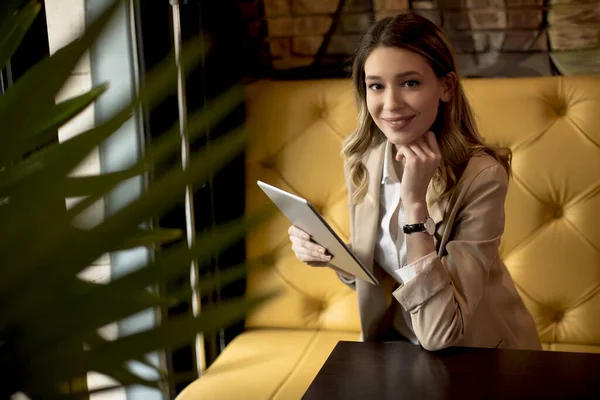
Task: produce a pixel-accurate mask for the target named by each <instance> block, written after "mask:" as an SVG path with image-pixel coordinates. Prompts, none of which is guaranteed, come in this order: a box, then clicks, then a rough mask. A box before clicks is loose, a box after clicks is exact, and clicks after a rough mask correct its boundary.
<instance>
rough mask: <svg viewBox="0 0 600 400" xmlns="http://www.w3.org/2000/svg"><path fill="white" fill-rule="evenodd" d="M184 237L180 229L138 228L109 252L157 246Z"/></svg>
mask: <svg viewBox="0 0 600 400" xmlns="http://www.w3.org/2000/svg"><path fill="white" fill-rule="evenodd" d="M182 236H183V232H182V231H181V230H180V229H166V228H155V229H143V228H138V229H137V230H136V231H135V232H133V233H132V234H130V235H128V236H126V237H124V238H123V239H122V240H121V242H120V243H119V244H118V245H117V246H116V247H115V248H114V249H109V250H108V251H117V250H125V249H132V248H135V247H140V246H147V247H149V246H156V245H160V244H165V243H169V242H173V241H175V240H178V239H181V237H182Z"/></svg>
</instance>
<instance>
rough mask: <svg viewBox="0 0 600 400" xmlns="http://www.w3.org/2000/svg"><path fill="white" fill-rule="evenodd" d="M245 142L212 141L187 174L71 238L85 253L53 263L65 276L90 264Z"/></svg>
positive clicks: (170, 177) (237, 135)
mask: <svg viewBox="0 0 600 400" xmlns="http://www.w3.org/2000/svg"><path fill="white" fill-rule="evenodd" d="M246 140H247V137H246V135H245V134H244V132H243V131H238V132H232V133H229V134H227V135H226V136H224V137H222V138H220V139H218V140H217V141H215V142H214V143H213V145H211V147H210V149H207V148H204V149H202V150H200V151H199V153H198V154H196V155H195V156H194V157H193V158H192V160H191V165H192V166H193V167H191V168H190V169H188V170H186V171H181V170H175V171H172V172H170V173H168V174H166V175H165V176H164V177H163V178H161V179H160V180H159V181H157V182H156V183H155V184H154V185H153V186H152V187H150V188H149V190H148V191H147V192H146V193H144V194H142V195H141V196H140V198H139V199H137V200H135V201H133V202H132V203H130V204H128V205H127V206H125V207H124V208H123V209H122V210H120V211H118V212H116V213H115V214H114V215H112V216H109V217H108V218H106V220H105V221H104V222H103V223H102V224H100V225H99V226H98V227H96V228H94V229H93V230H91V231H90V232H89V236H88V237H85V240H84V241H82V240H80V239H83V238H73V240H74V242H72V243H73V244H74V245H75V246H78V248H80V249H81V250H85V251H81V252H77V253H72V254H70V255H68V256H66V255H65V254H62V255H59V259H58V260H56V262H58V263H59V264H60V265H63V266H64V268H63V270H64V272H65V273H73V272H74V271H72V270H70V269H68V267H67V266H69V265H71V266H75V265H77V266H80V265H88V264H90V263H91V262H93V261H94V260H95V259H96V258H98V257H99V256H100V255H102V254H103V253H104V249H105V248H113V247H114V246H116V244H117V242H118V238H119V236H118V235H117V233H121V234H127V233H128V232H131V230H133V229H135V227H136V226H138V225H139V224H140V223H142V222H143V221H144V219H146V218H148V216H150V215H161V214H162V213H163V212H164V211H166V210H167V209H168V208H169V207H170V206H171V205H172V204H175V203H176V202H178V201H182V200H183V198H179V199H178V198H174V196H173V194H175V193H183V190H184V188H185V186H186V185H187V184H197V183H201V182H205V181H206V180H207V179H208V178H209V177H210V176H211V174H213V173H214V171H217V170H219V169H220V168H221V167H222V166H224V165H225V164H227V163H228V162H229V161H230V160H231V159H233V158H234V157H235V156H236V155H237V154H239V153H240V152H241V151H242V149H243V148H244V146H245V144H246ZM79 246H81V247H79ZM75 272H78V271H75ZM47 283H48V282H47Z"/></svg>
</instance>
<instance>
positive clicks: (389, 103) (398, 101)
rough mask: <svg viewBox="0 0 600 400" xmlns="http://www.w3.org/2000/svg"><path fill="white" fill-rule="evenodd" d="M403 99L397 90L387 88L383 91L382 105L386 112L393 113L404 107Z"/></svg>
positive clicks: (400, 92)
mask: <svg viewBox="0 0 600 400" xmlns="http://www.w3.org/2000/svg"><path fill="white" fill-rule="evenodd" d="M404 105H405V103H404V98H403V96H402V91H401V90H398V89H397V88H394V87H392V88H389V89H388V90H386V91H385V97H384V104H383V107H384V109H385V110H387V111H395V110H399V109H402V108H403V107H404Z"/></svg>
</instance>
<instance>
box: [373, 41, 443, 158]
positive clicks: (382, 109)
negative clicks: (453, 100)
mask: <svg viewBox="0 0 600 400" xmlns="http://www.w3.org/2000/svg"><path fill="white" fill-rule="evenodd" d="M365 78H366V81H365V82H366V86H367V87H366V90H367V108H368V110H369V114H371V118H373V121H375V124H376V125H377V126H378V127H379V129H380V130H381V131H382V132H383V133H384V134H385V136H386V137H387V138H388V140H389V141H390V142H391V143H393V144H395V145H396V147H397V146H404V145H407V144H409V143H411V142H413V141H414V140H416V139H418V138H419V137H421V136H422V135H424V134H425V133H426V132H427V131H428V130H429V129H430V128H431V125H433V122H434V121H435V119H436V117H437V112H438V107H439V104H440V100H441V101H449V100H450V95H451V91H450V89H451V84H452V82H451V79H448V78H446V79H439V78H438V77H437V76H436V75H435V73H434V72H433V69H431V67H430V66H429V64H428V63H427V61H426V60H425V58H423V57H422V56H421V55H420V54H417V53H413V52H412V51H409V50H404V49H399V48H396V47H378V48H376V49H375V50H373V51H372V52H371V54H370V55H369V56H368V57H367V60H366V62H365Z"/></svg>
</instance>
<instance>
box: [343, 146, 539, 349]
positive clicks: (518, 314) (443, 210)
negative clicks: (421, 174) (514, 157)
mask: <svg viewBox="0 0 600 400" xmlns="http://www.w3.org/2000/svg"><path fill="white" fill-rule="evenodd" d="M384 149H385V142H382V143H381V144H379V145H376V146H375V147H373V148H372V150H371V151H369V152H368V153H367V155H366V156H365V158H364V159H363V162H364V164H365V166H366V168H367V170H368V171H369V183H368V192H367V195H366V196H365V198H364V199H363V200H362V201H361V202H360V203H359V204H357V205H355V206H353V205H350V224H351V247H352V250H353V251H354V252H355V253H356V255H357V256H358V257H359V258H360V259H361V261H362V262H363V263H364V264H365V265H366V267H367V268H369V269H370V270H371V271H372V272H373V273H374V274H375V276H376V277H377V279H378V280H379V285H377V286H376V285H372V284H370V283H368V282H366V281H363V280H361V279H357V280H356V290H357V295H358V303H359V310H360V319H361V328H362V340H365V341H374V340H378V341H387V340H398V339H402V337H401V336H400V335H399V334H398V333H397V332H398V326H399V324H406V322H405V321H406V320H409V321H412V328H413V330H414V332H415V334H416V336H417V338H418V340H419V343H420V344H421V345H422V346H423V347H424V348H426V349H428V350H437V349H442V348H445V347H448V346H469V347H496V348H498V347H499V348H512V349H541V345H540V341H539V338H538V334H537V331H536V327H535V323H534V321H533V318H532V316H531V314H530V313H529V312H528V311H527V309H526V308H525V305H524V304H523V301H522V300H521V298H520V296H519V294H518V293H517V291H516V289H515V285H514V283H513V281H512V279H511V277H510V275H509V272H508V270H507V269H506V266H505V265H504V263H503V262H502V260H501V259H500V256H499V251H498V246H499V244H500V238H501V236H502V233H503V231H504V200H505V197H506V192H507V188H508V176H507V174H506V171H505V170H504V168H503V167H502V166H501V165H500V164H499V163H498V162H497V161H496V160H494V159H493V158H492V157H489V156H487V155H486V156H477V157H473V158H472V159H471V160H470V161H469V163H468V165H467V167H466V169H465V171H464V173H463V175H462V177H461V178H460V180H459V182H458V183H457V186H456V187H455V189H454V190H453V191H452V192H451V194H450V195H448V196H445V197H443V198H442V199H441V200H439V201H433V199H434V198H435V196H434V194H435V193H434V192H433V190H434V189H433V185H430V187H429V190H428V193H427V203H428V209H429V215H430V216H431V218H432V219H433V220H434V221H435V223H436V233H435V235H434V240H435V245H436V249H437V257H430V259H429V260H428V261H427V262H426V264H425V265H424V270H423V271H422V272H420V273H419V274H418V275H417V276H416V277H415V278H413V279H412V280H410V281H409V282H408V283H406V284H405V285H400V284H398V283H397V282H396V281H395V280H394V279H393V278H392V277H390V276H389V275H388V274H387V273H386V272H384V270H383V269H382V268H381V267H379V266H378V265H376V264H375V265H374V261H373V260H374V250H375V241H376V235H377V222H378V217H379V215H378V214H379V190H380V182H381V174H382V168H383V157H384ZM349 188H350V189H349V190H351V186H349ZM350 195H351V193H350ZM403 313H408V315H403ZM406 316H409V317H408V318H404V317H406Z"/></svg>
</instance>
